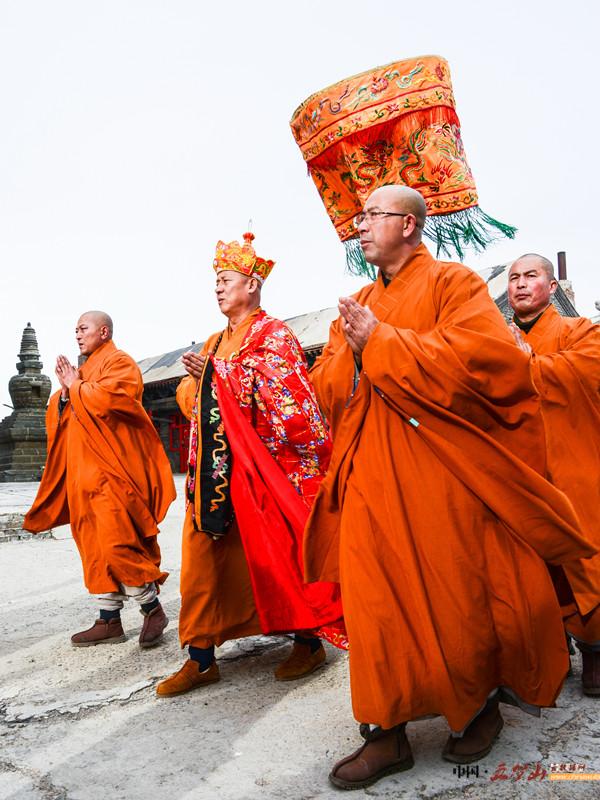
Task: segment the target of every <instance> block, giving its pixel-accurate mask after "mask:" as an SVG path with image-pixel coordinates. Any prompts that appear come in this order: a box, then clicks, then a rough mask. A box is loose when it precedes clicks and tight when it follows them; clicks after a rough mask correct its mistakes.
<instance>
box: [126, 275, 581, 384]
mask: <svg viewBox="0 0 600 800" xmlns="http://www.w3.org/2000/svg"><path fill="white" fill-rule="evenodd" d="M511 264H512V261H509V262H508V263H507V264H498V265H497V266H495V267H487V268H486V269H484V270H481V272H479V275H480V276H481V277H482V278H483V280H484V281H485V282H486V283H487V286H488V289H489V292H490V295H491V296H492V298H493V299H494V301H495V302H496V305H497V306H498V308H499V309H500V311H501V312H502V314H504V316H505V317H506V318H507V319H508V317H509V316H510V315H511V311H510V308H509V306H508V294H507V291H506V284H507V277H508V276H507V272H508V269H509V267H510V265H511ZM553 302H554V305H556V306H557V308H558V310H559V311H560V313H561V314H562V315H563V316H566V317H576V316H578V314H577V311H576V310H575V307H574V306H573V305H572V303H571V301H570V300H569V298H568V297H567V295H566V294H565V293H564V291H563V290H562V288H561V287H560V286H559V287H558V289H557V291H556V294H555V295H554V300H553ZM337 316H338V310H337V308H336V307H332V308H323V309H321V311H309V312H308V314H300V315H299V316H297V317H291V318H290V319H286V320H285V322H286V323H287V324H288V325H289V326H290V328H291V329H292V330H293V331H294V333H295V334H296V336H297V337H298V339H299V340H300V344H301V345H302V347H303V348H304V350H311V349H315V348H320V347H322V346H323V345H324V344H325V343H326V342H327V339H328V337H329V326H330V324H331V323H332V322H333V320H334V319H336V318H337ZM203 344H204V343H203V342H200V343H199V344H195V345H193V347H192V346H190V347H181V348H179V349H178V350H171V351H170V352H169V353H162V354H161V355H159V356H153V357H151V358H145V359H143V360H142V361H139V362H138V365H139V367H140V369H141V371H142V376H143V379H144V383H145V384H149V383H157V382H159V381H167V380H173V379H174V378H182V377H183V376H184V375H185V374H186V372H185V370H184V368H183V366H182V364H181V356H182V355H183V353H186V352H187V351H189V350H194V351H195V352H196V353H197V352H199V351H200V350H201V348H202V345H203Z"/></svg>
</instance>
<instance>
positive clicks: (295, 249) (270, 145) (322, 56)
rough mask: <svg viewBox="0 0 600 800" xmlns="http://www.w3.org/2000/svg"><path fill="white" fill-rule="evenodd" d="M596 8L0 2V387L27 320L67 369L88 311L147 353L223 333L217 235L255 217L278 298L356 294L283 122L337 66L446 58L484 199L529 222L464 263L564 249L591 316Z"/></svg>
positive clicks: (268, 294) (3, 396)
mask: <svg viewBox="0 0 600 800" xmlns="http://www.w3.org/2000/svg"><path fill="white" fill-rule="evenodd" d="M598 7H599V6H598V3H596V2H594V1H593V0H589V2H577V1H576V2H568V3H566V2H564V0H563V1H562V2H555V1H554V0H545V2H524V0H520V2H514V1H513V0H508V1H504V2H497V3H487V2H481V0H479V2H467V1H464V2H461V1H460V0H453V2H448V0H446V1H444V2H439V0H430V1H429V2H426V3H402V2H398V0H396V1H395V2H390V1H389V0H378V1H377V2H376V1H375V0H369V2H367V0H365V1H364V2H354V1H353V0H346V1H345V2H325V1H324V0H322V1H321V2H311V1H310V0H305V1H304V2H302V3H289V2H283V1H281V0H280V2H254V3H247V2H231V1H230V2H220V3H204V2H199V0H198V1H197V2H191V1H190V2H184V0H162V2H158V1H156V0H154V1H153V0H139V2H135V1H134V0H102V1H101V2H99V1H98V0H96V1H95V2H91V0H72V2H61V0H52V2H48V0H39V1H38V2H31V1H30V0H14V1H12V2H9V0H0V75H1V76H2V77H1V78H0V104H1V105H0V115H1V116H0V120H1V123H0V265H1V277H0V286H1V301H2V308H1V311H2V314H1V338H0V403H9V402H10V399H9V395H8V388H7V383H8V380H9V378H10V377H11V376H12V375H13V374H14V373H15V371H16V370H15V363H16V353H17V352H18V350H19V344H20V337H21V333H22V330H23V328H24V326H25V325H26V323H27V322H28V321H30V322H31V323H32V325H33V326H34V328H35V329H36V331H37V335H38V341H39V344H40V350H41V353H42V360H43V361H44V367H45V368H44V372H45V373H46V374H48V375H51V376H52V377H54V360H55V356H56V354H57V353H59V352H64V353H65V354H66V355H68V356H70V357H71V358H72V359H75V358H76V353H77V348H76V346H75V342H74V326H75V321H76V320H77V317H78V315H79V313H80V312H81V311H84V310H87V309H89V308H100V309H103V310H106V311H108V312H109V313H110V314H111V315H112V316H113V318H114V321H115V341H116V342H117V344H118V346H120V347H122V348H123V349H125V350H127V351H128V352H129V353H131V355H133V356H134V357H135V358H136V359H141V358H144V357H146V356H150V355H154V354H158V353H161V352H163V351H166V350H172V349H175V348H177V347H183V346H184V345H186V344H187V343H189V342H191V341H192V339H195V340H196V341H200V340H202V339H204V338H205V337H206V336H207V335H208V334H209V333H211V332H212V331H213V330H216V329H218V328H220V327H221V326H222V324H223V318H222V317H221V316H220V314H219V312H218V309H217V306H216V303H215V299H214V294H213V285H214V275H213V272H212V267H211V264H212V258H213V253H214V246H215V243H216V241H217V240H218V239H220V238H222V239H225V240H231V239H234V238H238V239H239V238H240V237H241V234H242V233H243V231H244V230H245V229H246V226H247V222H248V219H249V218H250V217H251V218H252V220H253V230H254V232H255V234H256V241H255V246H256V249H257V252H258V253H259V254H260V255H262V256H264V257H267V258H273V259H275V260H276V261H277V264H276V266H275V268H274V271H273V273H272V275H271V277H270V278H269V280H268V282H267V284H266V287H265V291H264V305H265V306H266V308H267V309H268V310H269V311H270V312H271V313H273V314H274V315H276V316H279V317H284V318H285V317H289V316H293V315H296V314H302V313H304V312H307V311H312V310H316V309H320V308H325V307H327V306H331V305H334V304H335V303H336V301H337V298H338V296H339V295H340V294H346V293H349V292H351V291H355V290H356V289H358V288H359V286H360V284H361V283H362V281H360V280H358V279H354V278H350V277H349V276H347V275H345V273H344V268H345V257H344V249H343V246H342V245H341V243H340V242H339V240H338V239H337V236H336V234H335V232H334V229H333V226H332V225H331V223H330V222H329V219H328V217H327V215H326V213H325V210H324V207H323V205H322V204H321V201H320V199H319V197H318V194H317V192H316V189H315V187H314V185H313V183H312V181H311V180H310V179H309V178H308V177H307V174H306V167H305V165H304V162H303V160H302V157H301V154H300V151H299V150H298V148H297V146H296V144H295V142H294V140H293V138H292V135H291V132H290V129H289V124H288V123H289V119H290V117H291V114H292V112H293V111H294V109H295V108H296V106H297V105H298V104H299V103H300V102H301V101H302V100H304V99H305V98H306V97H307V96H308V95H310V94H312V93H313V92H315V91H317V90H319V89H321V88H323V87H325V86H327V85H328V84H330V83H333V82H335V81H338V80H341V79H343V78H345V77H347V76H350V75H352V74H354V73H356V72H361V71H363V70H367V69H370V68H373V67H376V66H378V65H381V64H385V63H387V62H389V61H393V60H395V59H401V58H409V57H412V56H418V55H424V54H429V53H436V54H439V55H441V56H443V57H445V58H446V59H447V60H448V62H449V64H450V68H451V71H452V79H453V86H454V93H455V97H456V102H457V110H458V115H459V118H460V120H461V123H462V132H463V139H464V143H465V148H466V153H467V157H468V160H469V163H470V165H471V168H472V170H473V174H474V177H475V181H476V183H477V188H478V191H479V198H480V204H481V207H482V208H483V209H484V210H485V211H487V212H488V213H489V214H491V215H492V216H494V217H496V218H497V219H500V220H502V221H503V222H508V223H512V224H514V225H516V226H518V228H519V233H518V236H517V238H516V240H515V241H513V242H511V241H508V240H507V241H504V242H502V243H499V244H496V245H494V246H492V247H490V248H489V249H488V250H487V251H486V252H485V253H484V254H483V255H475V254H469V255H468V257H467V258H465V261H466V263H468V264H469V265H470V266H472V267H473V268H474V269H483V268H484V267H486V266H491V265H493V264H498V263H503V262H506V261H509V260H512V259H513V258H515V257H516V256H518V255H520V254H521V253H522V252H529V251H535V252H540V253H543V254H545V255H547V256H548V257H550V258H551V259H552V260H555V256H556V252H557V251H558V250H566V252H567V263H568V271H569V277H570V278H571V280H572V281H573V286H574V289H575V293H576V301H577V306H578V309H579V311H580V312H581V313H582V314H585V315H590V314H594V313H595V311H594V300H596V299H600V276H599V271H598V266H597V260H598V259H597V252H598V245H597V231H598V227H599V225H598V183H599V181H598V173H599V169H600V167H599V164H600V158H599V156H598V153H596V150H595V142H596V141H597V138H598V131H599V130H600V125H599V122H600V119H599V117H600V112H599V110H598V89H597V73H598V38H597V37H598V29H599V22H600V19H599V16H600V14H599V12H598ZM4 413H9V410H8V409H5V408H2V411H1V412H0V417H2V416H3V415H4Z"/></svg>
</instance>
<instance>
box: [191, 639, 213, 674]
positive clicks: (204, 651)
mask: <svg viewBox="0 0 600 800" xmlns="http://www.w3.org/2000/svg"><path fill="white" fill-rule="evenodd" d="M188 652H189V654H190V658H191V659H192V661H196V662H197V664H198V667H199V669H200V672H204V671H205V670H207V669H208V668H209V667H210V665H211V664H212V663H213V661H214V660H215V648H214V647H193V646H192V645H190V646H189V647H188Z"/></svg>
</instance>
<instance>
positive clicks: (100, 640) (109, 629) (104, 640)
mask: <svg viewBox="0 0 600 800" xmlns="http://www.w3.org/2000/svg"><path fill="white" fill-rule="evenodd" d="M126 639H127V637H126V636H125V634H124V632H123V626H122V625H121V620H120V619H111V620H109V621H108V622H106V621H105V620H103V619H97V620H96V622H94V624H93V625H92V627H91V628H88V629H87V630H85V631H79V633H74V634H73V636H71V644H72V645H73V647H91V646H92V645H94V644H117V643H118V642H124V641H126Z"/></svg>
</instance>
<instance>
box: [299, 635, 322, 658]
mask: <svg viewBox="0 0 600 800" xmlns="http://www.w3.org/2000/svg"><path fill="white" fill-rule="evenodd" d="M294 642H295V643H296V644H309V645H310V652H311V653H316V652H317V650H318V649H319V647H321V640H320V639H319V638H318V637H317V636H300V634H299V633H295V634H294Z"/></svg>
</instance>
